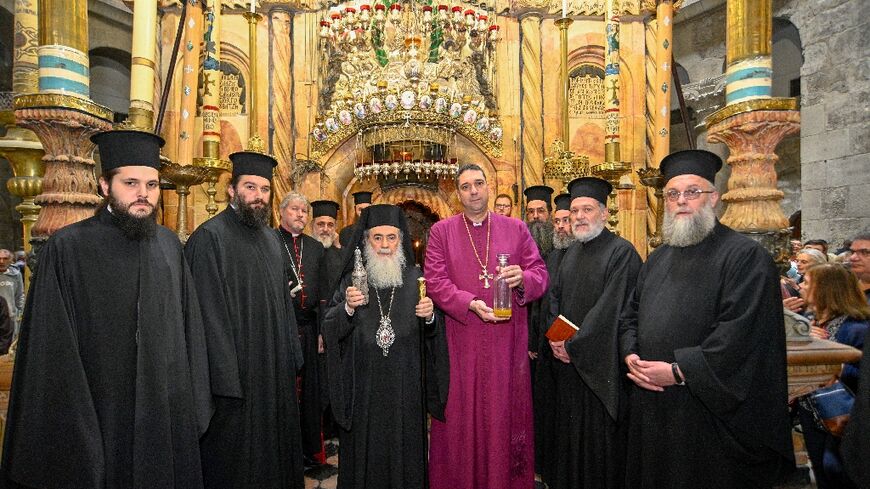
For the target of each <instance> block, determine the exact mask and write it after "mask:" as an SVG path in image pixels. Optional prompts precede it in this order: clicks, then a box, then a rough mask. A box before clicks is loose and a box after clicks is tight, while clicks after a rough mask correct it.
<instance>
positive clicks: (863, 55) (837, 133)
mask: <svg viewBox="0 0 870 489" xmlns="http://www.w3.org/2000/svg"><path fill="white" fill-rule="evenodd" d="M864 3H865V2H862V1H860V0H814V1H808V0H775V1H774V5H773V15H774V17H775V18H777V19H783V20H787V21H789V22H791V23H792V24H794V26H795V27H796V28H797V31H798V35H799V36H800V43H801V50H802V54H803V62H802V64H801V66H800V77H801V84H800V85H801V133H800V136H794V137H791V138H787V139H785V140H783V142H782V143H780V146H779V147H778V148H777V154H778V155H779V156H780V164H779V165H778V167H777V174H778V176H779V179H780V183H779V187H780V189H781V190H782V191H783V192H784V193H785V198H784V199H783V201H782V206H783V211H784V213H785V215H786V216H790V215H791V214H792V213H794V212H795V211H797V210H802V232H803V236H802V237H803V239H811V238H823V239H827V240H828V241H830V242H832V243H836V244H839V243H840V242H842V240H843V239H847V238H848V237H849V236H851V235H853V234H856V233H858V232H860V231H862V230H864V231H865V230H868V229H870V118H868V114H870V105H868V102H870V29H868V28H870V25H868V24H870V20H868V19H867V16H866V15H864V13H863V12H862V10H861V6H862V4H864ZM685 4H686V7H685V8H684V9H683V11H682V12H681V13H680V14H679V15H678V16H677V17H676V19H675V20H676V23H675V25H674V56H675V60H676V62H677V63H679V64H681V65H682V66H683V67H684V68H685V69H686V70H687V72H688V73H689V76H690V84H689V86H688V87H687V94H686V96H687V103H688V105H689V106H690V107H692V108H693V109H695V112H696V113H698V116H697V117H696V118H695V119H694V120H692V121H691V122H692V123H693V124H694V125H695V126H696V135H697V136H698V142H699V144H698V147H704V146H705V145H703V144H701V142H702V141H703V140H705V139H706V134H705V132H704V127H703V124H702V123H703V117H704V116H706V115H707V113H709V110H707V109H709V108H710V107H713V106H715V105H718V104H720V103H723V102H724V93H721V94H720V93H710V91H709V90H708V89H705V88H704V87H703V86H701V85H704V84H705V82H706V84H707V85H709V80H710V79H711V78H715V77H716V76H718V75H721V73H722V69H723V66H724V63H725V24H724V23H725V0H710V1H695V2H691V1H687V2H685ZM776 38H777V33H776V31H774V39H775V44H774V53H773V57H774V59H773V62H774V88H775V92H774V95H775V96H788V95H789V94H788V93H787V92H786V91H785V90H786V88H787V87H788V81H789V80H777V77H782V76H786V77H788V78H792V77H793V76H794V75H793V74H791V73H794V70H793V68H792V67H791V66H786V65H783V64H782V63H781V59H782V58H779V56H780V54H781V53H785V54H783V55H784V56H788V55H790V53H789V50H788V49H782V50H780V49H779V46H778V45H777V44H776V42H777V41H776ZM699 93H700V95H699ZM693 97H694V98H693ZM720 99H721V100H720ZM682 131H683V129H682V128H681V127H672V131H671V132H672V134H675V135H680V136H678V137H676V138H674V140H672V149H673V150H678V149H685V147H686V146H687V142H686V141H685V137H684V136H682V135H681V133H682ZM705 149H710V150H712V151H714V152H716V153H718V154H721V155H723V156H726V155H727V148H725V147H724V146H722V145H713V146H709V147H707V148H705ZM717 183H719V182H717Z"/></svg>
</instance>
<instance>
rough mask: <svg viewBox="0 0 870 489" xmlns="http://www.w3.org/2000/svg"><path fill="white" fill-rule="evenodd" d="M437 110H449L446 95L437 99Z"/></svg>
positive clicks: (437, 111)
mask: <svg viewBox="0 0 870 489" xmlns="http://www.w3.org/2000/svg"><path fill="white" fill-rule="evenodd" d="M435 112H436V113H438V114H443V113H444V112H447V100H446V99H445V98H444V97H438V98H437V99H435Z"/></svg>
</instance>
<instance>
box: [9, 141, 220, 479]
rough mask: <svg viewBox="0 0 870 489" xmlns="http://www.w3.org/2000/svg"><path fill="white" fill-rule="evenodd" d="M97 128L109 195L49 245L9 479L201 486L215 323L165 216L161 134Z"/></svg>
mask: <svg viewBox="0 0 870 489" xmlns="http://www.w3.org/2000/svg"><path fill="white" fill-rule="evenodd" d="M91 139H92V141H93V142H95V143H96V144H97V146H98V148H99V153H100V161H101V164H102V171H103V173H102V176H101V177H100V180H99V185H100V189H101V190H102V192H103V195H105V201H104V203H103V205H101V206H100V207H99V209H98V210H97V212H96V215H95V216H93V217H90V218H88V219H85V220H83V221H80V222H77V223H75V224H70V225H68V226H66V227H64V228H62V229H60V230H59V231H57V232H56V233H54V235H53V236H52V237H51V238H50V239H49V240H48V242H47V243H46V244H45V246H44V247H43V248H42V250H41V251H40V254H39V273H37V274H36V275H35V278H34V282H33V283H32V284H31V296H30V300H29V301H28V304H27V310H26V313H25V314H24V324H23V328H22V330H21V338H20V341H19V344H18V352H17V355H16V360H15V375H14V377H13V379H14V380H13V385H12V391H11V399H10V404H9V414H8V421H7V424H6V426H7V432H6V438H5V445H4V448H3V464H2V465H3V471H4V476H5V478H6V479H7V480H6V483H7V486H6V487H16V488H17V487H22V488H23V487H26V488H47V487H94V488H96V487H105V488H108V487H112V488H115V487H117V488H134V487H135V488H144V487H149V488H178V489H181V488H201V487H203V482H202V470H201V466H200V453H199V437H200V435H201V434H202V433H203V432H204V431H205V428H206V426H207V425H208V422H209V417H210V416H211V398H210V395H209V394H210V393H209V377H208V365H207V358H206V345H205V334H204V331H203V325H202V321H201V318H200V308H199V304H198V302H197V300H196V293H195V291H194V289H193V287H192V281H191V277H190V272H189V270H188V267H187V264H186V263H185V259H184V256H183V254H182V249H181V243H179V241H178V238H177V237H176V236H175V234H174V233H173V232H171V231H170V230H168V229H166V228H164V227H163V226H159V225H157V222H156V220H155V216H156V208H157V205H158V201H159V198H160V175H159V173H158V169H159V168H160V158H159V152H160V146H162V145H163V140H162V139H161V138H160V137H158V136H155V135H154V134H150V133H146V132H139V131H110V132H105V133H100V134H97V135H95V136H93V137H92V138H91ZM214 284H220V282H214V283H213V284H212V285H214Z"/></svg>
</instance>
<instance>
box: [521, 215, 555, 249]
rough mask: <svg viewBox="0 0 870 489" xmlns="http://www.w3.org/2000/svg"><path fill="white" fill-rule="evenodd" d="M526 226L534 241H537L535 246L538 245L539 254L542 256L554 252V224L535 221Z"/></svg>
mask: <svg viewBox="0 0 870 489" xmlns="http://www.w3.org/2000/svg"><path fill="white" fill-rule="evenodd" d="M526 226H528V228H529V233H530V234H531V235H532V239H533V240H535V244H536V245H538V252H540V253H541V256H544V255H546V254H547V253H549V252H551V251H553V231H554V226H553V223H552V222H550V221H544V222H540V221H535V222H530V223H527V224H526Z"/></svg>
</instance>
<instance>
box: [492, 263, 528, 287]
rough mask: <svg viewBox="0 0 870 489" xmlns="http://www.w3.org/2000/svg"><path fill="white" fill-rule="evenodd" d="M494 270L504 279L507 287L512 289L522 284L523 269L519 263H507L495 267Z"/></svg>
mask: <svg viewBox="0 0 870 489" xmlns="http://www.w3.org/2000/svg"><path fill="white" fill-rule="evenodd" d="M495 271H496V272H498V274H499V275H500V276H501V278H503V279H505V281H507V283H508V287H510V288H512V289H514V288H516V287H522V286H523V269H522V268H520V266H519V265H508V266H506V267H504V268H501V267H496V268H495Z"/></svg>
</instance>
